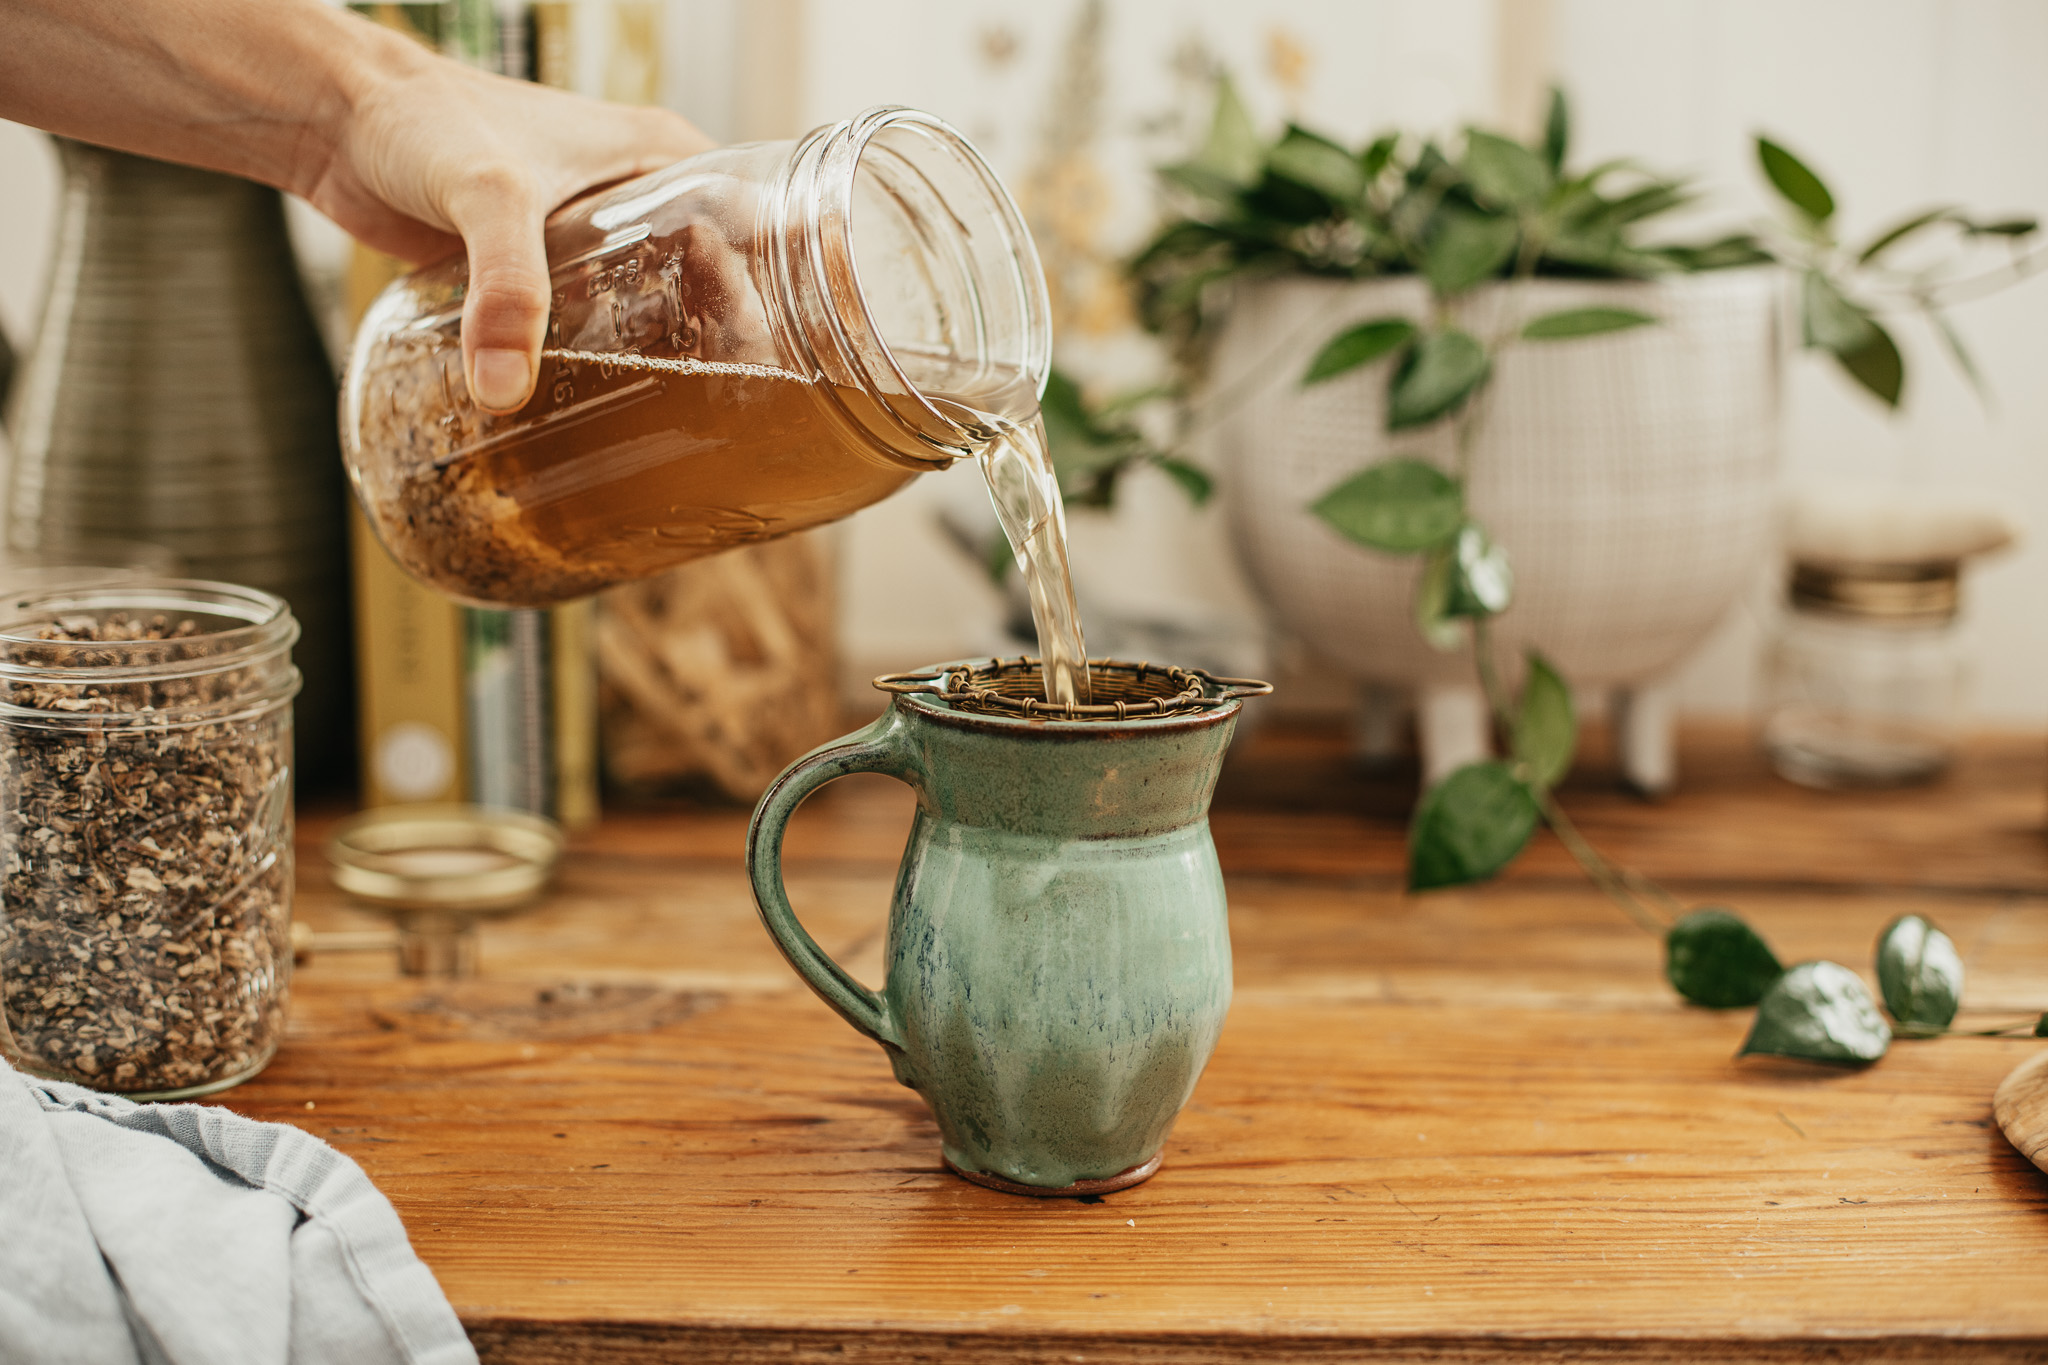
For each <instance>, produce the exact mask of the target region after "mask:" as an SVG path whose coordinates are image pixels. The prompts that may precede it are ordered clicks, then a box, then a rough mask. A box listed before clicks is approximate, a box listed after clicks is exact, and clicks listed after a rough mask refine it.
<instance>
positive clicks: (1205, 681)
mask: <svg viewBox="0 0 2048 1365" xmlns="http://www.w3.org/2000/svg"><path fill="white" fill-rule="evenodd" d="M1042 666H1043V665H1042V661H1041V660H1040V659H1039V658H1037V657H1036V656H1035V655H1030V654H1023V655H1019V656H1017V657H1016V658H1013V659H1002V658H995V657H991V658H989V659H987V660H985V661H983V660H974V661H971V662H968V661H962V662H955V663H948V664H936V665H933V666H931V667H928V668H921V669H914V670H912V671H910V672H908V673H884V674H882V675H881V676H879V677H877V678H876V679H874V686H875V687H876V688H877V689H878V690H880V691H883V692H887V693H890V694H891V695H892V696H931V697H936V698H938V699H940V700H941V701H945V702H947V703H949V704H951V705H953V706H955V707H957V708H959V709H960V710H962V711H964V712H966V713H968V714H982V715H1001V716H1011V717H1020V718H1022V719H1025V720H1066V721H1102V720H1115V721H1122V720H1145V719H1147V718H1156V717H1165V716H1184V715H1192V714H1196V713H1199V712H1202V711H1207V710H1212V709H1215V708H1217V707H1220V706H1223V705H1225V704H1226V703H1229V702H1232V701H1241V700H1243V699H1244V698H1246V697H1263V696H1265V695H1267V694H1268V693H1270V692H1271V691H1272V690H1273V685H1272V684H1271V683H1269V682H1264V681H1262V680H1260V679H1258V678H1232V677H1225V676H1222V675H1220V674H1214V673H1210V672H1209V671H1208V670H1206V669H1201V668H1184V667H1182V666H1180V665H1178V664H1155V663H1153V662H1151V661H1150V660H1148V659H1139V660H1130V659H1090V660H1089V661H1088V668H1089V671H1090V672H1091V673H1094V674H1097V675H1102V674H1109V673H1115V672H1124V673H1128V674H1131V675H1134V676H1136V677H1137V678H1140V679H1143V678H1144V677H1146V676H1147V675H1150V674H1160V675H1163V676H1165V677H1166V678H1167V679H1169V680H1177V679H1184V680H1185V682H1184V683H1183V684H1182V685H1181V687H1180V690H1179V691H1177V692H1175V693H1173V694H1172V695H1171V696H1165V697H1148V698H1146V699H1145V700H1143V701H1123V700H1119V701H1114V702H1099V703H1087V704H1068V703H1056V702H1049V701H1047V700H1045V699H1044V698H1043V697H1017V696H1012V695H1010V694H1008V693H1005V692H998V691H996V690H995V689H993V688H990V687H976V686H971V685H970V684H971V683H972V682H973V681H974V677H975V674H976V673H977V672H986V673H999V672H1001V671H1003V670H1018V671H1028V670H1035V669H1038V668H1041V667H1042Z"/></svg>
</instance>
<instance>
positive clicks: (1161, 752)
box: [747, 664, 1269, 1194]
mask: <svg viewBox="0 0 2048 1365" xmlns="http://www.w3.org/2000/svg"><path fill="white" fill-rule="evenodd" d="M1005 667H1008V668H1010V669H1011V670H1012V671H1013V672H1015V671H1016V670H1017V669H1018V665H1014V664H1013V665H1007V666H1005ZM1117 667H1119V666H1118V665H1097V666H1096V672H1097V676H1098V678H1100V679H1105V680H1106V681H1109V682H1111V683H1112V684H1113V683H1114V681H1115V677H1116V675H1115V674H1114V672H1113V670H1114V669H1116V668H1117ZM1122 667H1124V668H1126V669H1129V668H1136V667H1140V666H1134V665H1125V666H1122ZM1165 672H1166V670H1161V669H1158V668H1151V669H1150V670H1149V673H1150V675H1151V676H1152V677H1153V678H1154V679H1155V680H1156V679H1157V678H1159V677H1160V676H1163V675H1164V674H1165ZM949 676H950V678H951V680H952V681H951V683H950V684H949V682H948V678H949ZM968 677H969V675H968V674H967V673H966V672H965V670H964V668H963V666H959V665H953V666H950V667H936V668H933V669H929V670H924V671H923V672H922V673H921V674H917V675H902V676H901V677H899V678H896V679H885V680H881V682H879V683H878V685H882V686H884V687H885V690H890V691H894V692H896V693H897V695H895V696H894V697H892V699H891V701H890V705H889V709H888V710H887V711H886V712H885V713H884V714H883V715H882V716H881V718H880V719H878V720H877V721H875V722H874V723H873V724H872V725H869V726H868V727H867V728H866V729H864V730H861V731H859V732H858V733H856V734H852V735H848V736H847V737H846V738H844V739H840V740H835V741H834V742H832V743H830V744H827V745H824V746H823V747H821V748H818V749H815V750H813V751H812V752H810V753H808V754H806V755H805V756H804V757H802V758H800V759H798V760H797V761H796V762H795V763H793V764H791V765H790V767H789V768H788V769H787V770H785V771H784V772H783V773H782V775H781V776H780V777H778V778H777V779H776V780H775V782H774V784H773V785H772V786H770V787H769V789H768V792H767V794H766V795H765V796H763V797H762V798H761V803H760V805H759V806H758V807H757V808H756V809H755V811H754V820H753V825H752V828H751V829H750V830H749V832H748V841H747V864H748V870H749V872H750V873H751V875H752V877H753V883H754V899H755V902H756V904H758V905H759V907H760V910H761V919H762V922H763V923H764V924H766V925H767V927H768V932H769V933H770V934H772V935H773V936H774V938H775V942H776V944H777V946H778V947H780V948H781V950H782V953H783V956H784V957H786V958H788V959H789V963H790V965H791V966H792V967H794V968H796V970H797V972H798V973H799V974H800V975H801V976H802V977H803V979H804V980H805V981H806V982H808V983H809V985H810V987H811V989H812V990H814V991H816V992H817V993H818V995H819V996H820V997H822V998H823V999H824V1001H825V1003H826V1004H828V1005H830V1006H831V1007H832V1008H833V1009H834V1010H837V1011H838V1012H839V1014H840V1015H841V1016H842V1017H843V1018H844V1019H845V1020H846V1021H847V1022H848V1023H850V1024H852V1025H853V1026H854V1027H855V1028H857V1029H859V1030H860V1031H861V1032H862V1033H865V1034H866V1035H868V1036H869V1037H870V1038H873V1039H875V1040H876V1041H877V1042H879V1043H880V1044H881V1045H882V1047H883V1050H884V1051H886V1052H887V1053H888V1055H889V1060H890V1062H891V1063H892V1064H893V1066H894V1067H895V1071H896V1078H897V1079H898V1080H900V1081H902V1082H903V1083H904V1084H905V1085H907V1086H910V1087H911V1088H912V1089H914V1090H917V1091H919V1092H921V1093H922V1094H923V1095H924V1097H925V1099H926V1101H927V1102H928V1103H929V1104H930V1105H931V1109H932V1113H933V1115H934V1116H935V1117H936V1118H937V1119H938V1125H939V1133H940V1136H941V1138H942V1141H943V1150H944V1155H945V1159H946V1163H947V1164H948V1165H949V1166H951V1167H952V1168H953V1169H954V1170H956V1171H958V1172H959V1173H960V1174H961V1175H964V1176H966V1177H967V1178H968V1179H970V1180H974V1181H977V1182H979V1183H982V1184H985V1185H990V1186H993V1187H995V1188H998V1189H1004V1190H1009V1191H1012V1192H1015V1193H1020V1194H1088V1193H1096V1192H1101V1191H1106V1190H1113V1189H1122V1188H1124V1187H1126V1186H1128V1185H1134V1184H1136V1183H1137V1182H1138V1181H1140V1180H1143V1179H1145V1178H1146V1177H1147V1176H1149V1175H1151V1174H1152V1172H1153V1171H1155V1170H1156V1169H1158V1166H1159V1155H1160V1147H1161V1144H1162V1143H1164V1142H1165V1140H1166V1135H1167V1133H1168V1131H1169V1130H1171V1128H1172V1127H1173V1122H1174V1119H1175V1118H1176V1117H1177V1116H1178V1115H1179V1113H1180V1110H1181V1107H1182V1106H1183V1105H1185V1104H1186V1103H1187V1100H1188V1096H1189V1095H1190V1094H1191V1093H1192V1092H1193V1090H1194V1087H1195V1082H1196V1080H1197V1079H1198V1078H1199V1077H1200V1076H1201V1074H1202V1068H1203V1066H1204V1065H1206V1064H1207V1062H1208V1060H1209V1054H1210V1052H1211V1051H1212V1050H1213V1049H1214V1048H1215V1046H1216V1038H1217V1034H1218V1033H1219V1032H1220V1031H1221V1029H1222V1027H1223V1016H1224V1013H1225V1011H1226V1010H1228V1009H1229V1007H1230V930H1229V925H1228V922H1227V918H1226V915H1225V909H1224V899H1223V877H1222V874H1221V873H1220V871H1219V870H1218V868H1217V865H1216V848H1215V845H1214V844H1213V843H1212V842H1211V841H1210V838H1209V818H1208V814H1209V797H1210V794H1211V793H1212V792H1213V791H1214V790H1215V786H1216V777H1217V772H1218V770H1219V768H1220V767H1221V765H1222V761H1223V754H1224V751H1225V749H1226V748H1228V746H1229V744H1230V737H1231V732H1232V730H1233V729H1234V728H1235V725H1236V720H1237V713H1238V710H1239V708H1240V705H1241V703H1240V701H1239V700H1238V699H1239V698H1240V697H1242V696H1246V695H1256V694H1257V693H1259V692H1261V691H1265V690H1269V689H1266V688H1265V685H1264V684H1262V683H1249V682H1246V681H1243V680H1237V679H1218V678H1210V677H1208V676H1207V675H1204V674H1196V673H1192V672H1186V671H1178V670H1176V671H1174V673H1173V677H1174V678H1175V679H1177V680H1180V682H1177V683H1175V684H1173V686H1175V687H1178V686H1179V685H1180V683H1185V684H1186V687H1187V689H1189V691H1184V692H1183V693H1182V695H1181V702H1182V703H1183V706H1184V708H1185V709H1180V710H1177V711H1168V712H1167V713H1165V714H1149V715H1148V714H1143V712H1145V711H1147V710H1153V711H1155V712H1156V711H1157V710H1158V709H1159V707H1160V705H1161V704H1160V702H1159V701H1158V700H1157V699H1156V697H1155V698H1152V699H1149V700H1141V701H1139V702H1138V703H1136V704H1135V705H1134V704H1132V703H1130V702H1128V701H1126V702H1125V703H1124V704H1123V710H1124V713H1125V715H1126V716H1127V717H1129V718H1126V719H1121V720H1119V719H1116V718H1114V717H1115V711H1114V710H1113V708H1114V707H1115V706H1116V703H1114V702H1111V703H1109V704H1105V705H1102V706H1099V707H1094V708H1086V709H1087V710H1090V711H1096V712H1101V713H1106V715H1107V717H1108V718H1104V719H1075V720H1057V719H1053V720H1049V719H1044V718H1042V717H1034V716H1027V715H1022V714H1016V713H1015V707H1014V705H1013V706H1012V707H1011V708H1010V713H1008V714H1006V713H1003V712H1000V711H998V712H991V711H987V710H974V709H969V706H968V705H967V704H965V703H964V702H962V701H961V700H960V694H961V693H962V692H963V691H964V688H963V686H962V680H963V679H966V678H968ZM1141 677H1142V675H1141ZM1194 689H1199V692H1200V695H1199V696H1198V697H1194V696H1190V692H1191V691H1192V690H1194ZM1102 690H1103V689H1102V688H1101V687H1098V696H1099V695H1101V693H1102ZM1123 690H1124V692H1125V693H1127V694H1128V693H1131V692H1132V691H1133V689H1131V688H1130V687H1128V686H1126V687H1125V688H1124V689H1123ZM1161 690H1162V689H1161V687H1160V686H1159V685H1156V681H1155V685H1151V686H1149V687H1143V688H1138V689H1136V691H1137V692H1140V693H1143V692H1150V693H1158V692H1160V691H1161ZM984 695H986V694H984ZM1040 705H1042V703H1041V704H1040ZM861 772H877V773H886V774H888V775H889V776H891V777H894V778H897V779H898V780H900V781H902V782H905V783H907V784H909V785H910V786H911V787H912V788H913V789H914V790H915V791H916V792H917V816H916V820H915V823H914V824H913V825H912V827H911V832H910V841H909V844H908V846H907V847H906V848H905V849H904V853H903V864H902V869H901V871H900V872H899V873H898V876H897V879H896V895H895V900H894V903H893V905H892V906H891V909H890V915H889V929H888V942H887V948H886V950H885V956H886V961H887V964H888V965H887V979H886V981H885V983H884V985H883V988H882V990H881V991H880V992H879V993H877V992H874V991H871V990H869V989H867V987H865V986H863V985H861V983H860V982H858V981H856V980H855V979H854V978H853V977H852V976H851V975H849V974H848V973H847V971H846V970H845V969H844V968H843V967H841V966H840V965H839V964H838V963H836V962H834V961H833V960H832V959H831V958H830V957H829V956H827V955H826V953H825V951H824V950H823V949H821V948H820V947H819V946H818V945H817V943H816V942H815V941H814V940H813V939H812V938H811V936H810V935H809V934H808V933H806V932H805V931H804V928H803V926H802V925H801V924H799V923H798V922H797V919H796V915H795V914H794V912H793V911H792V910H791V909H790V905H789V898H788V895H787V894H786V893H785V891H784V889H783V885H782V837H783V831H784V829H785V828H786V827H787V825H788V823H789V818H790V816H791V815H792V814H793V813H794V812H795V810H796V808H797V806H798V804H799V803H801V802H802V801H803V799H804V798H805V797H806V796H808V795H809V794H810V793H811V792H813V791H815V790H816V789H817V788H819V787H821V786H823V785H824V784H825V783H827V782H830V781H831V780H832V779H834V778H836V777H843V776H845V775H847V774H849V773H861Z"/></svg>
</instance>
